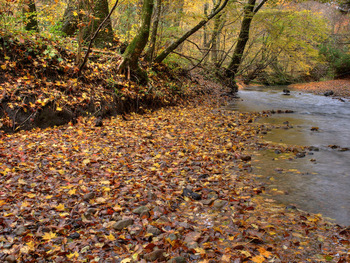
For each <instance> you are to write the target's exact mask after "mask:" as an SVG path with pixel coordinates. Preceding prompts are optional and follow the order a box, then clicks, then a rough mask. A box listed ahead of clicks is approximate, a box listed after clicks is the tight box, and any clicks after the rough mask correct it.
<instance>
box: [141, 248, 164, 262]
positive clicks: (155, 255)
mask: <svg viewBox="0 0 350 263" xmlns="http://www.w3.org/2000/svg"><path fill="white" fill-rule="evenodd" d="M164 254H165V250H164V249H157V250H155V251H153V252H151V253H148V254H145V255H144V259H145V260H147V261H156V260H158V262H160V261H164V260H166V258H165V256H164Z"/></svg>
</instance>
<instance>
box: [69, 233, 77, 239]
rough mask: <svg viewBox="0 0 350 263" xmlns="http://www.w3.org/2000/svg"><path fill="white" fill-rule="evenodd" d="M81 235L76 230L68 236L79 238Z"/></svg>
mask: <svg viewBox="0 0 350 263" xmlns="http://www.w3.org/2000/svg"><path fill="white" fill-rule="evenodd" d="M79 237H80V234H79V233H77V232H74V233H72V234H70V235H69V236H68V238H71V239H77V238H79Z"/></svg>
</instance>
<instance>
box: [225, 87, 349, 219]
mask: <svg viewBox="0 0 350 263" xmlns="http://www.w3.org/2000/svg"><path fill="white" fill-rule="evenodd" d="M283 88H285V87H274V88H271V87H249V88H246V89H245V90H241V91H239V92H238V96H239V98H238V99H236V100H235V102H234V103H232V104H231V105H230V106H229V108H230V109H233V110H238V111H241V112H255V111H264V110H293V111H294V113H287V114H274V115H271V116H270V117H268V118H263V119H260V120H259V122H260V123H269V124H273V125H275V126H286V125H285V123H286V122H288V123H289V124H288V125H289V126H293V128H290V129H272V130H271V131H269V132H268V133H267V134H266V135H264V140H265V141H270V142H273V143H283V144H287V145H300V146H315V147H317V148H318V149H319V150H318V151H313V152H307V154H306V156H305V157H304V158H294V155H293V156H291V155H288V154H284V153H282V154H278V153H276V152H274V151H269V150H265V151H260V152H258V153H257V157H256V158H254V159H253V160H252V166H253V172H254V173H256V174H259V175H261V176H262V179H263V180H266V181H268V182H269V183H268V185H269V188H270V189H271V192H272V193H274V192H275V193H276V195H274V198H275V199H277V200H278V201H279V202H282V203H284V204H286V205H295V206H296V207H297V208H300V209H302V210H305V211H309V212H312V213H321V214H322V215H323V216H325V217H329V218H332V219H334V220H335V222H336V223H338V224H341V225H350V151H344V150H346V148H350V102H349V101H341V100H338V99H333V98H330V97H325V96H320V95H314V94H310V93H301V92H299V91H293V90H291V94H290V96H285V95H283V94H282V89H283ZM312 127H318V130H317V131H312V130H311V128H312ZM330 145H334V147H330ZM336 146H338V147H336ZM281 193H283V194H281Z"/></svg>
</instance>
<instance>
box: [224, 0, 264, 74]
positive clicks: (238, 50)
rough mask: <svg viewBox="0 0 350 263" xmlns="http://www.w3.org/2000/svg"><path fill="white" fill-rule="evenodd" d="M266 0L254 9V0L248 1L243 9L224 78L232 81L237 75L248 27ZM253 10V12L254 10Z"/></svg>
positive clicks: (246, 39) (247, 36) (247, 35)
mask: <svg viewBox="0 0 350 263" xmlns="http://www.w3.org/2000/svg"><path fill="white" fill-rule="evenodd" d="M266 1H267V0H263V1H262V2H261V3H260V4H259V5H258V6H257V7H256V8H255V4H256V0H248V3H247V5H246V6H245V7H244V16H243V21H242V24H241V30H240V33H239V37H238V41H237V44H236V47H235V50H234V51H233V55H232V59H231V62H230V64H229V66H228V67H227V69H226V76H227V77H229V78H232V79H234V78H235V75H236V74H237V71H238V67H239V66H240V65H241V62H242V57H243V53H244V49H245V46H246V44H247V42H248V40H249V30H250V25H251V22H252V20H253V17H254V15H255V14H256V13H257V12H258V11H259V10H260V8H261V7H262V6H263V5H264V4H265V3H266ZM254 8H255V10H254Z"/></svg>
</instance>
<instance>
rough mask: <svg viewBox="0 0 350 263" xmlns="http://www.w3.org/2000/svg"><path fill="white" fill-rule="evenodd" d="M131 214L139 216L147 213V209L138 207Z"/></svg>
mask: <svg viewBox="0 0 350 263" xmlns="http://www.w3.org/2000/svg"><path fill="white" fill-rule="evenodd" d="M132 212H133V213H134V214H138V215H141V214H142V213H148V212H149V208H148V207H147V206H140V207H138V208H135V209H134V210H132Z"/></svg>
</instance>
